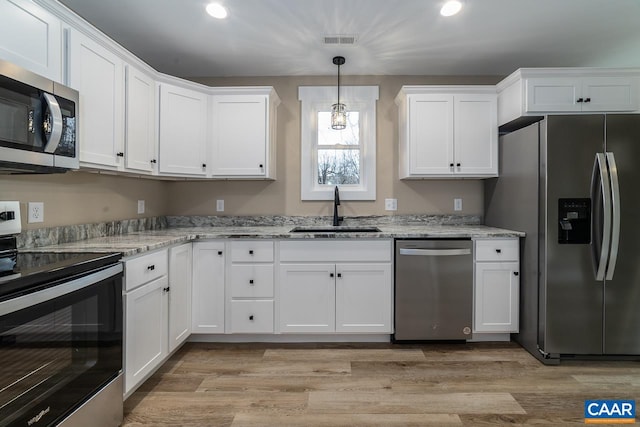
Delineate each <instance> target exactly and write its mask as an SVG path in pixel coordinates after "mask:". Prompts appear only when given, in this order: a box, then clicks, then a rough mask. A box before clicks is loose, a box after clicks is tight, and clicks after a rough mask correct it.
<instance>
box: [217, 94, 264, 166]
mask: <svg viewBox="0 0 640 427" xmlns="http://www.w3.org/2000/svg"><path fill="white" fill-rule="evenodd" d="M212 99H213V109H212V114H213V120H212V134H213V140H212V146H213V157H212V162H213V169H212V174H213V175H217V176H256V177H263V176H265V171H266V167H267V164H266V160H267V150H268V144H269V133H268V132H269V126H268V122H267V119H268V117H269V114H268V113H269V112H268V107H269V105H268V102H267V101H268V100H267V97H266V96H264V95H214V96H213V98H212Z"/></svg>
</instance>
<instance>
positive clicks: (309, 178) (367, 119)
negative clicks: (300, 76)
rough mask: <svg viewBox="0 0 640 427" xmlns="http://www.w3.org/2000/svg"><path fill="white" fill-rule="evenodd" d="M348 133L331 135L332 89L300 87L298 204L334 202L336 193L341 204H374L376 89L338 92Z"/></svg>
mask: <svg viewBox="0 0 640 427" xmlns="http://www.w3.org/2000/svg"><path fill="white" fill-rule="evenodd" d="M340 92H341V98H340V100H341V102H344V103H345V104H346V106H347V127H346V128H345V129H343V130H339V131H337V130H333V129H331V124H330V121H331V104H333V103H335V102H336V96H337V94H336V87H335V86H322V87H318V86H316V87H300V88H299V89H298V99H299V100H300V101H302V109H301V110H302V123H301V144H302V147H301V148H302V149H301V154H302V156H301V160H302V164H301V175H302V176H301V187H302V188H301V196H302V200H333V189H334V187H335V186H336V185H337V186H338V187H339V188H340V197H341V198H342V199H344V200H375V198H376V100H377V99H378V87H377V86H341V87H340Z"/></svg>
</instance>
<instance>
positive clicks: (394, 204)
mask: <svg viewBox="0 0 640 427" xmlns="http://www.w3.org/2000/svg"><path fill="white" fill-rule="evenodd" d="M384 210H385V211H397V210H398V199H384Z"/></svg>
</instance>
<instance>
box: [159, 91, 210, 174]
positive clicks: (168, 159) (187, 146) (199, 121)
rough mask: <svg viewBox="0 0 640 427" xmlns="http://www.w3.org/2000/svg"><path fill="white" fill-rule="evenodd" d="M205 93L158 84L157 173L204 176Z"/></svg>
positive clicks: (205, 146) (205, 170) (205, 160)
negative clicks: (158, 133) (158, 137)
mask: <svg viewBox="0 0 640 427" xmlns="http://www.w3.org/2000/svg"><path fill="white" fill-rule="evenodd" d="M207 99H208V95H207V94H205V93H204V92H198V91H195V90H191V89H185V88H183V87H179V86H174V85H171V84H165V83H162V84H160V142H159V145H160V159H159V162H160V163H159V165H160V168H159V172H160V173H161V174H162V173H165V174H170V175H171V174H176V175H189V176H202V177H204V176H206V174H207V150H206V148H207Z"/></svg>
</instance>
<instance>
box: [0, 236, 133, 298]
mask: <svg viewBox="0 0 640 427" xmlns="http://www.w3.org/2000/svg"><path fill="white" fill-rule="evenodd" d="M120 258H122V254H120V253H86V252H85V253H58V252H24V251H18V250H17V249H16V241H15V237H1V238H0V301H3V300H6V299H9V298H14V297H16V296H20V295H23V294H26V293H30V292H34V291H37V290H40V289H44V288H47V287H50V286H55V285H56V284H58V283H60V282H62V281H68V280H71V279H73V278H76V277H81V276H83V275H86V274H89V273H90V272H93V271H96V270H101V269H103V268H106V267H108V266H111V265H113V264H116V263H117V262H118V261H119V260H120Z"/></svg>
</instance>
